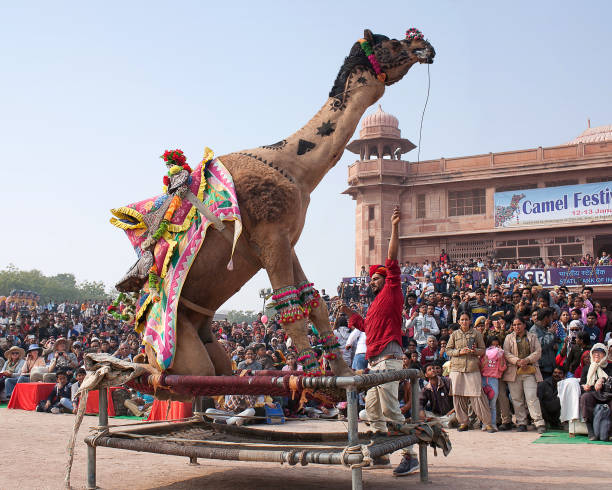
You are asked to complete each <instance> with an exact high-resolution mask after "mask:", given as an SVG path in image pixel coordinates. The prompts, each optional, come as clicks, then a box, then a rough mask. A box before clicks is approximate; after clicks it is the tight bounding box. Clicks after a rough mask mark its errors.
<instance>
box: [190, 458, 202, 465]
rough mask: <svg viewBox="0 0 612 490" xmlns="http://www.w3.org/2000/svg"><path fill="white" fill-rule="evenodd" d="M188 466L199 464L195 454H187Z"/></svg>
mask: <svg viewBox="0 0 612 490" xmlns="http://www.w3.org/2000/svg"><path fill="white" fill-rule="evenodd" d="M189 466H200V463H198V458H196V457H195V456H189Z"/></svg>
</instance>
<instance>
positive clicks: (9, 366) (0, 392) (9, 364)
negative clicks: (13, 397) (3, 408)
mask: <svg viewBox="0 0 612 490" xmlns="http://www.w3.org/2000/svg"><path fill="white" fill-rule="evenodd" d="M24 357H25V351H24V350H23V349H22V348H21V347H17V346H16V345H14V346H13V347H11V348H10V349H7V350H6V351H4V358H5V359H6V362H5V363H4V366H2V371H0V400H2V401H6V400H8V399H9V397H7V396H6V395H5V393H4V383H5V380H6V379H7V378H15V379H17V378H19V373H20V372H21V369H22V368H23V365H24V364H25V360H24Z"/></svg>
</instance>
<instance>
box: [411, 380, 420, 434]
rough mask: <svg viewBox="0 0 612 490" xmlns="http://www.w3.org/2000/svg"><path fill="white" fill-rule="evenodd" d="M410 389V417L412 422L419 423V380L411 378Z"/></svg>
mask: <svg viewBox="0 0 612 490" xmlns="http://www.w3.org/2000/svg"><path fill="white" fill-rule="evenodd" d="M410 389H411V390H412V397H411V398H412V403H411V405H410V419H411V421H412V423H413V424H418V423H419V396H420V393H421V390H420V388H419V380H418V379H417V378H412V379H411V380H410Z"/></svg>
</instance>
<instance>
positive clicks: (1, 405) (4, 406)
mask: <svg viewBox="0 0 612 490" xmlns="http://www.w3.org/2000/svg"><path fill="white" fill-rule="evenodd" d="M6 407H8V402H3V403H0V408H6Z"/></svg>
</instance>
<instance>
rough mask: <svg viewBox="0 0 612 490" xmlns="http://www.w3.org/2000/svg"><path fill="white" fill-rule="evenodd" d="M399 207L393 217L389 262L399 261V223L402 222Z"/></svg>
mask: <svg viewBox="0 0 612 490" xmlns="http://www.w3.org/2000/svg"><path fill="white" fill-rule="evenodd" d="M400 219H401V217H400V211H399V207H397V206H396V207H395V209H394V210H393V215H392V216H391V239H390V240H389V250H388V251H387V258H388V259H389V260H397V252H398V250H399V222H400Z"/></svg>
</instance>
